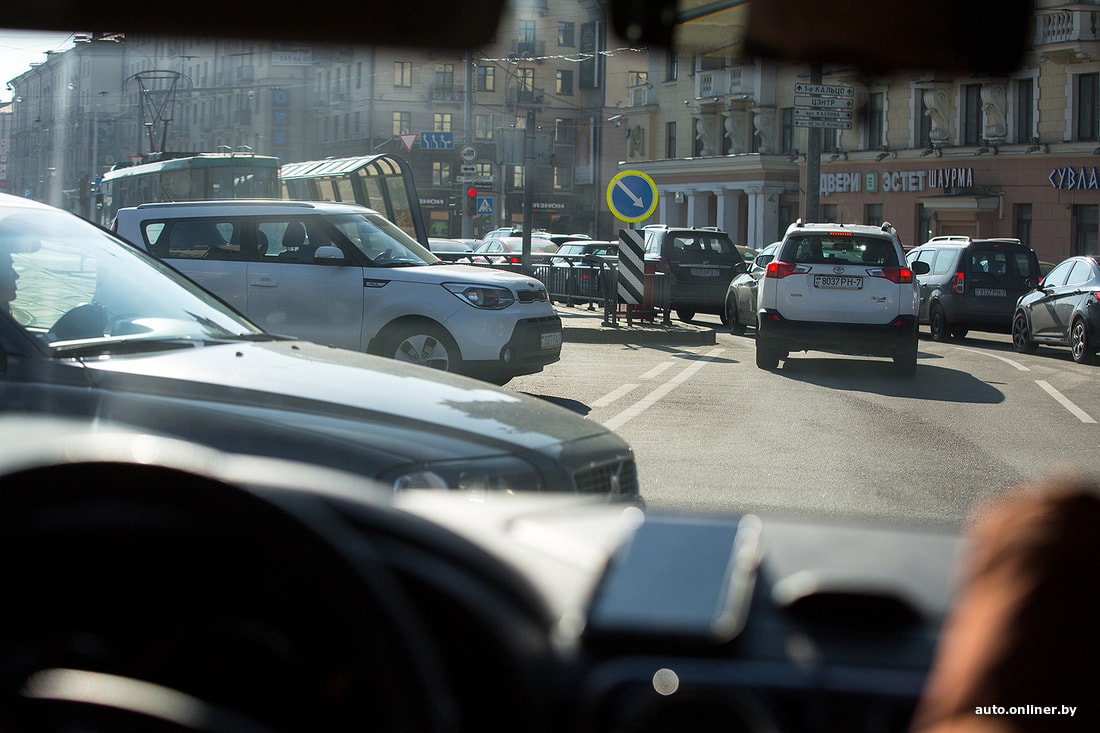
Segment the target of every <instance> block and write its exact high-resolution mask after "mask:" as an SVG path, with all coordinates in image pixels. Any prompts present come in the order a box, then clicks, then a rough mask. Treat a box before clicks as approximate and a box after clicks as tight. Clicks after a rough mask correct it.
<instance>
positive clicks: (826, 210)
mask: <svg viewBox="0 0 1100 733" xmlns="http://www.w3.org/2000/svg"><path fill="white" fill-rule="evenodd" d="M821 221H824V222H829V223H837V224H839V223H840V219H838V218H837V212H836V204H822V205H821Z"/></svg>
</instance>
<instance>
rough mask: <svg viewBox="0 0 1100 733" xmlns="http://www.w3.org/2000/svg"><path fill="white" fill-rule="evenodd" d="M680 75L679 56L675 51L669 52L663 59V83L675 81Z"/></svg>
mask: <svg viewBox="0 0 1100 733" xmlns="http://www.w3.org/2000/svg"><path fill="white" fill-rule="evenodd" d="M679 75H680V56H679V54H677V53H676V52H675V51H669V52H668V57H667V58H666V59H665V81H676V78H677V77H678V76H679Z"/></svg>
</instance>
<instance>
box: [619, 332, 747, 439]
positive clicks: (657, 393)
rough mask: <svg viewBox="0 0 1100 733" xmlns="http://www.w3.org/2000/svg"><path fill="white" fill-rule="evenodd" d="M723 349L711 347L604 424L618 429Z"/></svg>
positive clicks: (685, 379)
mask: <svg viewBox="0 0 1100 733" xmlns="http://www.w3.org/2000/svg"><path fill="white" fill-rule="evenodd" d="M723 351H725V349H721V348H719V349H711V350H710V351H708V352H707V353H706V354H704V355H703V358H702V359H700V360H699V361H697V362H695V363H694V364H692V365H690V366H688V367H687V368H686V369H684V370H683V371H682V372H680V373H679V374H677V375H676V376H674V377H672V379H670V380H668V381H667V382H665V383H664V384H662V385H661V386H659V387H657V388H656V389H655V390H653V391H652V392H650V393H649V394H647V395H646V396H645V397H643V398H642V399H640V400H638V401H637V402H635V403H634V404H633V405H631V406H630V407H628V408H626V409H625V410H623V411H622V412H620V413H619V414H617V415H614V416H612V417H611V419H609V420H606V421H604V423H603V426H604V427H605V428H607V429H608V430H618V429H619V428H621V427H622V426H623V425H625V424H626V423H628V422H629V421H631V420H633V419H634V418H635V417H637V416H638V415H641V414H642V413H643V412H645V411H646V410H648V409H649V408H650V407H652V406H653V405H655V404H656V403H657V401H658V400H660V399H661V398H662V397H664V396H665V395H667V394H668V393H669V392H671V391H672V390H674V389H676V387H677V386H679V385H680V384H682V383H683V382H685V381H687V379H688V378H689V377H691V376H692V375H694V374H695V372H697V371H699V370H700V369H702V368H703V367H704V366H705V365H706V364H707V363H708V362H709V361H710V360H711V359H713V358H714V357H716V356H718V355H719V354H721V353H722V352H723Z"/></svg>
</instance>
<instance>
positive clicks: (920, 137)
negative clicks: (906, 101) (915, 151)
mask: <svg viewBox="0 0 1100 733" xmlns="http://www.w3.org/2000/svg"><path fill="white" fill-rule="evenodd" d="M917 99H919V100H920V104H919V105H918V106H919V108H920V119H918V120H917V124H916V128H917V130H918V131H919V132H918V133H917V147H918V148H926V149H927V148H931V147H932V116H931V115H930V114H928V105H926V104H925V103H924V90H923V89H918V90H917Z"/></svg>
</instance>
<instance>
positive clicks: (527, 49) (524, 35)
mask: <svg viewBox="0 0 1100 733" xmlns="http://www.w3.org/2000/svg"><path fill="white" fill-rule="evenodd" d="M517 41H518V42H517V44H516V53H519V54H525V53H526V54H530V55H533V54H534V53H535V21H533V20H521V21H519V38H518V39H517Z"/></svg>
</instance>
